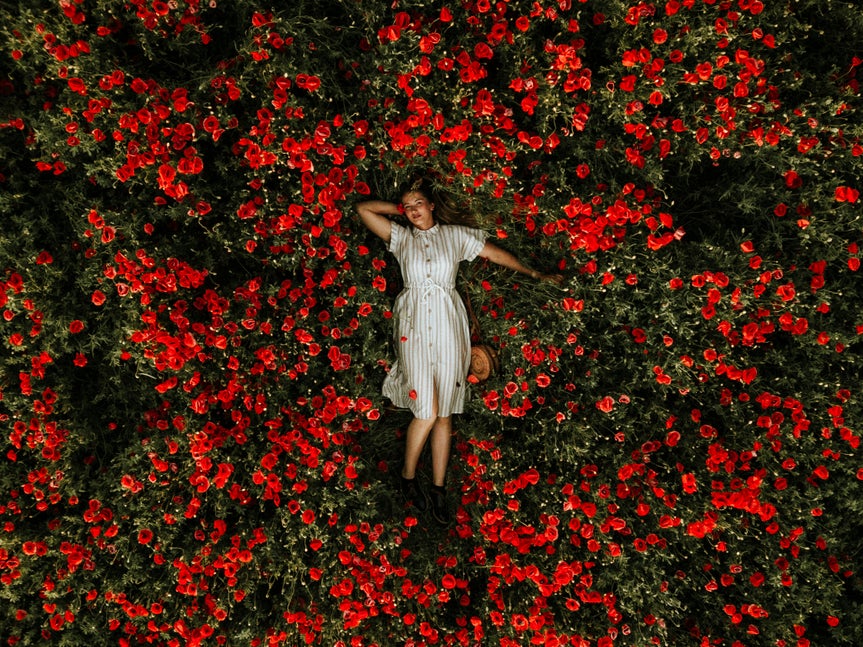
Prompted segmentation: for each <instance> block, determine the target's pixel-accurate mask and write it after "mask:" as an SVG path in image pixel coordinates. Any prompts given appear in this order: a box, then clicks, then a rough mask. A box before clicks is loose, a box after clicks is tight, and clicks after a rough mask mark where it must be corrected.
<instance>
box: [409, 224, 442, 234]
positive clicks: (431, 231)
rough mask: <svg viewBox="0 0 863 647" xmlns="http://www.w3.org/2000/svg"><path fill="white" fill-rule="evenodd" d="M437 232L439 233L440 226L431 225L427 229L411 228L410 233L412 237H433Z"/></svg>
mask: <svg viewBox="0 0 863 647" xmlns="http://www.w3.org/2000/svg"><path fill="white" fill-rule="evenodd" d="M439 231H440V225H439V224H438V223H435V224H433V225H432V226H431V227H429V228H428V229H417V228H416V227H413V228H412V229H411V233H412V234H413V235H414V236H433V235H435V234H437V233H438V232H439Z"/></svg>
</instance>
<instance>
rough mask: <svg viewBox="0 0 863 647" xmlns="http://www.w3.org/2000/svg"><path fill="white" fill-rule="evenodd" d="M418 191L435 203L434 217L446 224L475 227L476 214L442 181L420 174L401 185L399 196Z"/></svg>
mask: <svg viewBox="0 0 863 647" xmlns="http://www.w3.org/2000/svg"><path fill="white" fill-rule="evenodd" d="M408 193H419V194H421V195H422V196H423V197H424V198H425V199H426V200H428V201H429V202H431V203H432V204H434V205H435V212H434V215H435V219H436V220H437V221H438V222H442V223H444V224H447V225H466V226H468V227H476V226H477V221H476V216H475V215H474V214H473V212H472V211H471V210H470V207H469V206H468V205H467V204H466V203H459V202H458V201H456V200H455V198H454V197H453V196H452V194H451V193H450V192H449V191H448V190H447V189H446V188H444V186H443V182H441V181H440V180H435V179H434V178H431V177H429V176H427V175H423V176H420V177H418V178H415V179H413V180H411V181H410V182H408V183H407V184H406V185H405V186H404V187H402V192H401V196H402V197H404V196H405V195H407V194H408Z"/></svg>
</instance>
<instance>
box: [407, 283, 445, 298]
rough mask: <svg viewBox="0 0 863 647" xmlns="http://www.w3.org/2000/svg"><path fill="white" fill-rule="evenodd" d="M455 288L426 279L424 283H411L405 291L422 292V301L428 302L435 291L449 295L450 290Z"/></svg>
mask: <svg viewBox="0 0 863 647" xmlns="http://www.w3.org/2000/svg"><path fill="white" fill-rule="evenodd" d="M453 287H454V286H444V285H441V284H440V283H435V282H434V281H432V280H431V279H426V280H425V281H423V282H422V283H409V284H407V285H405V289H408V290H422V300H423V301H424V302H425V301H428V298H429V296H430V295H431V293H432V292H434V291H435V290H440V291H441V292H443V293H444V294H448V293H449V291H450V290H452V289H453Z"/></svg>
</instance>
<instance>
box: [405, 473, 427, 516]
mask: <svg viewBox="0 0 863 647" xmlns="http://www.w3.org/2000/svg"><path fill="white" fill-rule="evenodd" d="M400 478H401V491H402V498H404V500H405V503H411V504H413V506H414V507H415V508H416V509H417V510H419V511H420V512H425V511H426V510H427V509H428V501H427V500H426V497H425V493H424V492H422V491H421V490H420V488H419V484H418V483H417V480H416V477H414V478H412V479H406V478H405V477H404V476H401V477H400Z"/></svg>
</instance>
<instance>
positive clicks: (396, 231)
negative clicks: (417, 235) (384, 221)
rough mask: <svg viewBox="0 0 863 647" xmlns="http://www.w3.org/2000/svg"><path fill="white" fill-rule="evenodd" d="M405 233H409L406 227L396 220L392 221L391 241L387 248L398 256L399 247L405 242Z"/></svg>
mask: <svg viewBox="0 0 863 647" xmlns="http://www.w3.org/2000/svg"><path fill="white" fill-rule="evenodd" d="M405 234H407V230H406V229H405V228H404V227H402V226H401V225H399V224H397V223H395V222H393V223H391V226H390V242H389V245H388V247H387V248H388V249H389V250H390V251H391V252H392V253H393V254H395V255H396V256H398V253H399V249H400V248H401V246H402V243H404V240H405Z"/></svg>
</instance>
